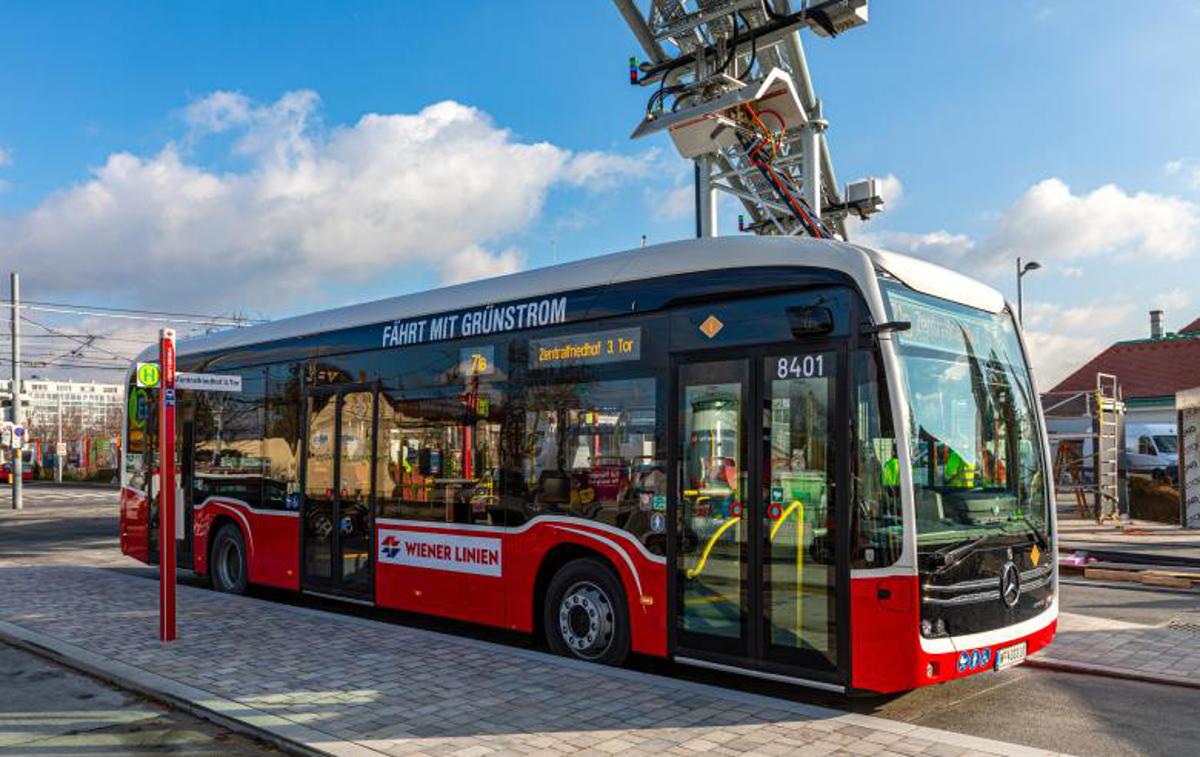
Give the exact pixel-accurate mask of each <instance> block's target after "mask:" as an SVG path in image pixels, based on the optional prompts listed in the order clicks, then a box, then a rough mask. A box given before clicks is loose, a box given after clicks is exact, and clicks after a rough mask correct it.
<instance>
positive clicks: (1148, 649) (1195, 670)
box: [1027, 612, 1200, 688]
mask: <svg viewBox="0 0 1200 757" xmlns="http://www.w3.org/2000/svg"><path fill="white" fill-rule="evenodd" d="M1027 664H1030V665H1034V666H1039V667H1046V668H1053V669H1056V670H1065V671H1072V672H1078V673H1088V674H1094V675H1107V676H1117V677H1121V678H1130V679H1133V680H1138V681H1150V682H1154V683H1167V684H1172V685H1176V686H1188V687H1192V688H1200V612H1196V613H1180V614H1178V615H1176V616H1174V617H1173V618H1171V619H1170V620H1169V621H1168V622H1167V623H1165V624H1160V625H1148V624H1143V623H1130V622H1128V621H1123V620H1113V619H1110V618H1097V617H1093V616H1090V615H1077V614H1074V613H1062V614H1060V615H1059V620H1058V633H1057V635H1056V636H1055V637H1054V642H1053V643H1052V644H1051V645H1050V646H1048V647H1046V649H1045V650H1043V651H1041V652H1038V653H1037V654H1035V655H1034V656H1033V657H1031V658H1030V659H1029V661H1028V663H1027Z"/></svg>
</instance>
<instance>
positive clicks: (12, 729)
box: [0, 644, 279, 757]
mask: <svg viewBox="0 0 1200 757" xmlns="http://www.w3.org/2000/svg"><path fill="white" fill-rule="evenodd" d="M143 753H145V754H171V755H178V756H179V757H202V756H207V755H228V756H229V757H266V756H267V755H278V754H279V751H278V750H276V749H274V748H273V747H271V746H270V745H267V744H261V743H258V742H256V741H253V740H250V739H247V738H244V737H242V736H240V735H238V734H235V733H231V732H229V731H227V730H225V729H224V728H220V727H218V726H215V725H213V724H211V723H208V722H206V721H203V720H199V719H197V718H194V717H191V716H190V715H186V714H184V713H181V712H177V711H173V710H168V709H166V708H164V707H161V706H159V705H157V704H153V703H151V702H148V701H146V700H144V699H141V698H139V697H137V696H134V695H133V694H129V693H127V692H124V691H121V690H119V689H115V688H113V687H111V686H108V685H106V684H103V683H101V682H99V681H96V680H94V679H92V678H89V677H87V676H84V675H80V674H78V673H76V672H74V671H72V670H69V669H68V668H64V667H62V666H61V665H56V664H54V663H51V662H48V661H46V660H44V659H42V658H41V657H37V656H35V655H33V654H30V653H29V652H25V651H23V650H20V649H16V648H14V647H10V646H7V645H4V644H0V757H3V756H5V755H14V756H15V755H38V756H39V757H54V755H72V756H74V757H82V756H83V755H88V756H89V757H91V756H93V755H94V756H99V755H131V754H143Z"/></svg>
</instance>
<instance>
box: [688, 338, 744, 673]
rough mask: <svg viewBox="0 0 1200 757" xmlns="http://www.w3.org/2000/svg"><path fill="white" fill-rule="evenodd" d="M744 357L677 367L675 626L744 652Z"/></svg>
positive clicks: (691, 641) (695, 641) (697, 640)
mask: <svg viewBox="0 0 1200 757" xmlns="http://www.w3.org/2000/svg"><path fill="white" fill-rule="evenodd" d="M748 367H749V366H748V364H747V363H746V362H745V361H741V360H738V361H727V362H720V363H698V364H693V365H684V366H682V367H681V368H680V394H679V396H680V402H681V407H680V409H679V418H680V423H681V429H680V432H681V433H680V436H679V441H680V446H681V449H680V450H679V465H680V481H679V509H678V513H677V527H678V537H679V542H678V543H679V553H678V561H677V570H678V582H677V583H678V586H679V610H680V611H679V613H678V618H679V621H678V622H679V631H680V632H681V633H683V634H686V635H688V636H689V638H687V639H685V640H684V641H685V643H686V644H687V645H698V646H711V647H713V648H714V649H716V650H718V651H726V652H730V653H741V654H744V653H745V652H746V641H747V637H748V634H747V633H746V630H747V619H748V615H749V614H748V606H747V595H748V593H747V590H746V579H747V559H748V556H747V523H746V522H745V519H744V515H745V510H744V504H745V496H746V493H747V491H748V487H747V475H748V473H749V470H748V467H747V465H746V428H745V423H746V420H745V419H746V413H745V407H746V396H745V395H746V386H747V383H748V381H747V372H748Z"/></svg>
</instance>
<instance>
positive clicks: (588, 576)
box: [542, 557, 630, 665]
mask: <svg viewBox="0 0 1200 757" xmlns="http://www.w3.org/2000/svg"><path fill="white" fill-rule="evenodd" d="M542 623H543V625H544V627H545V629H546V641H547V643H548V644H549V645H550V650H551V651H552V652H554V653H555V654H560V655H563V656H566V657H574V658H576V659H579V660H587V661H588V662H598V663H601V664H603V665H621V664H623V663H624V662H625V658H626V657H628V656H629V639H630V628H629V603H628V600H627V599H626V597H625V590H624V589H623V588H622V587H621V579H620V577H618V576H617V573H616V571H614V570H613V569H612V568H611V567H609V566H608V565H606V564H604V563H603V562H601V561H599V560H596V559H593V558H590V557H581V558H578V559H575V560H572V561H571V562H569V563H567V564H566V565H564V566H562V567H561V568H559V570H558V573H556V574H554V578H553V579H551V581H550V586H549V587H548V588H547V590H546V602H545V605H544V607H543V616H542Z"/></svg>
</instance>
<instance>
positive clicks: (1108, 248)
mask: <svg viewBox="0 0 1200 757" xmlns="http://www.w3.org/2000/svg"><path fill="white" fill-rule="evenodd" d="M853 236H854V238H858V239H861V240H862V241H864V242H866V243H868V244H878V245H880V246H882V247H888V248H890V249H894V250H896V251H898V252H907V253H909V254H912V255H917V256H920V257H924V258H928V259H930V260H933V261H934V262H953V261H955V260H960V259H969V260H970V261H971V262H972V263H973V264H975V266H976V271H977V272H990V273H995V272H997V271H1004V270H1007V268H1008V267H1009V266H1011V265H1012V264H1013V261H1015V260H1016V258H1017V257H1018V256H1023V257H1030V256H1031V255H1036V257H1037V259H1038V261H1039V262H1041V263H1043V264H1047V263H1050V262H1054V261H1058V262H1060V263H1062V262H1063V261H1077V260H1085V259H1090V258H1104V259H1112V258H1123V259H1139V260H1181V259H1184V258H1186V257H1189V256H1191V255H1193V254H1195V253H1196V252H1197V251H1198V250H1200V204H1197V203H1194V202H1191V201H1189V200H1185V199H1183V198H1180V197H1175V196H1171V195H1161V194H1153V193H1150V192H1137V193H1128V192H1125V191H1124V190H1122V189H1121V188H1120V187H1117V186H1116V185H1114V184H1106V185H1104V186H1102V187H1099V188H1097V189H1094V190H1092V191H1090V192H1087V193H1085V194H1074V193H1073V192H1072V191H1071V189H1070V187H1068V186H1067V184H1066V183H1065V182H1063V181H1062V180H1061V179H1057V178H1052V179H1046V180H1044V181H1040V182H1038V183H1037V184H1034V185H1033V186H1031V187H1030V188H1029V189H1027V190H1026V191H1025V192H1024V193H1023V194H1022V195H1021V196H1020V197H1019V198H1017V201H1016V202H1014V203H1013V204H1012V205H1011V206H1009V207H1008V208H1006V209H1005V210H1003V211H1001V212H1000V213H999V214H997V215H996V216H995V219H994V221H993V223H992V228H991V231H990V232H989V233H988V234H987V236H985V237H984V238H983V239H982V241H976V240H974V239H971V238H970V237H968V236H966V235H964V234H955V233H951V232H948V231H944V230H943V231H934V232H924V233H918V232H909V231H889V230H878V231H875V230H872V231H861V232H859V233H857V234H854V235H853ZM1063 270H1064V274H1065V275H1067V276H1077V275H1081V274H1082V271H1081V270H1080V269H1079V267H1077V266H1066V267H1064V268H1063Z"/></svg>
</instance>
